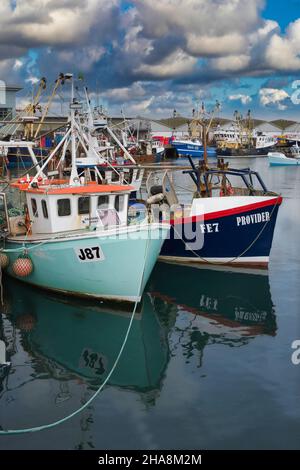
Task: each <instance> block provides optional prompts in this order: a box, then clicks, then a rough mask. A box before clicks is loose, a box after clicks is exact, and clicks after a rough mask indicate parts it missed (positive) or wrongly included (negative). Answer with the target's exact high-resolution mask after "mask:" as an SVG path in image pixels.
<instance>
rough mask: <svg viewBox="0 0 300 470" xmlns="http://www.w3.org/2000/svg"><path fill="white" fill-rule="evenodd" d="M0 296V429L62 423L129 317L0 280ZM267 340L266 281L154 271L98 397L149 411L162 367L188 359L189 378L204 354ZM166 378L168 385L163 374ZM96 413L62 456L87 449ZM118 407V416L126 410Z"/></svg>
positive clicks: (85, 394)
mask: <svg viewBox="0 0 300 470" xmlns="http://www.w3.org/2000/svg"><path fill="white" fill-rule="evenodd" d="M4 290H5V294H6V299H5V304H4V306H3V307H2V315H1V317H0V340H2V341H4V342H5V345H6V359H7V361H10V362H11V366H10V367H8V368H6V369H3V370H2V371H1V374H0V416H1V419H0V426H2V427H3V428H4V429H7V428H11V429H14V428H20V427H21V428H23V427H31V426H32V427H34V426H36V425H40V424H41V423H49V422H53V421H55V420H57V419H60V418H61V417H62V416H67V415H68V413H70V412H73V411H74V410H75V409H78V408H79V407H80V406H81V405H82V404H83V403H85V402H86V401H87V400H88V399H89V398H90V397H91V396H92V394H93V392H94V391H95V390H96V389H97V388H98V387H99V385H100V384H101V383H103V381H104V379H105V378H106V377H107V375H108V374H109V372H110V371H111V368H112V366H113V364H114V361H115V360H116V358H117V355H118V353H119V350H120V348H121V345H122V343H123V341H124V338H125V334H126V331H127V328H128V326H129V321H130V316H131V312H125V311H121V310H120V311H115V310H110V309H109V307H107V306H105V305H104V304H99V303H95V302H92V303H91V302H87V301H80V300H76V299H68V298H64V297H62V296H57V295H54V294H48V293H45V292H43V291H40V290H38V289H34V288H31V287H29V286H28V285H26V286H24V285H23V284H21V283H19V282H18V281H15V280H13V279H6V282H5V284H4ZM276 330H277V326H276V318H275V315H274V308H273V304H272V299H271V294H270V288H269V281H268V277H267V276H263V275H255V274H240V273H237V272H225V271H223V272H222V271H215V270H208V269H199V268H193V267H187V266H176V265H169V264H164V263H159V264H157V266H156V268H155V271H154V273H153V275H152V277H151V280H150V283H149V284H148V287H147V289H146V294H145V295H144V297H143V301H142V304H141V308H140V310H139V311H138V312H137V314H136V316H135V319H134V321H133V325H132V329H131V332H130V335H129V339H128V342H127V344H126V347H125V349H124V351H123V354H122V356H121V359H120V361H119V363H118V366H117V368H116V370H115V371H114V373H113V375H112V377H111V378H110V380H109V382H108V387H107V388H106V389H105V397H104V400H105V402H104V403H105V406H106V409H107V410H109V409H110V406H111V403H114V399H116V400H118V409H120V407H121V410H123V408H122V406H123V401H122V398H121V397H120V394H116V393H112V390H111V389H112V388H114V389H117V390H118V391H125V390H126V393H129V394H133V393H134V394H136V395H137V397H138V399H139V400H138V402H140V403H143V405H144V406H145V407H146V408H147V409H150V408H152V407H154V406H156V404H157V403H158V401H159V398H160V392H161V390H162V387H163V385H164V383H165V382H166V381H168V375H167V373H166V372H167V367H168V363H169V361H172V363H173V362H174V361H175V364H176V361H180V356H182V357H183V358H184V361H185V362H186V363H187V364H189V363H191V361H192V358H193V359H194V362H195V367H197V368H199V367H201V366H202V364H203V353H204V351H205V348H206V347H209V346H210V345H213V344H221V345H225V347H226V346H227V345H228V346H230V347H237V353H238V352H239V347H240V346H243V345H245V344H248V343H249V342H250V341H253V339H254V338H255V337H257V336H259V335H270V336H275V335H276ZM207 363H208V366H209V367H212V365H211V364H212V363H211V362H209V360H207ZM192 365H193V364H192ZM186 367H189V366H188V365H187V366H186ZM173 370H174V369H173ZM213 370H214V369H212V372H213ZM170 374H171V382H172V368H170ZM198 379H199V380H200V376H199V377H197V375H195V380H198ZM178 380H182V377H178ZM97 403H99V402H98V401H97V400H96V401H95V402H94V404H93V406H89V407H88V408H87V409H86V410H85V411H84V412H83V413H82V414H81V415H80V417H79V419H80V422H79V423H78V422H77V423H76V422H75V423H74V424H72V429H74V434H73V433H70V435H69V434H68V436H69V437H68V438H66V439H70V441H68V446H69V447H72V446H73V448H74V446H75V448H76V449H83V448H91V447H93V446H95V443H94V439H95V432H96V431H95V428H94V427H93V426H92V423H93V422H94V419H95V416H94V414H95V407H96V406H97ZM101 403H102V405H103V401H102V402H101V400H100V410H101ZM130 403H131V406H133V407H134V406H135V405H134V404H132V403H133V402H130ZM137 406H140V405H137ZM124 407H125V408H124V409H125V410H127V412H128V408H127V409H126V400H124ZM130 409H131V408H130ZM111 417H112V415H109V416H108V418H107V419H111ZM97 423H98V421H97ZM78 433H79V434H78ZM81 434H82V436H81ZM64 445H66V443H64Z"/></svg>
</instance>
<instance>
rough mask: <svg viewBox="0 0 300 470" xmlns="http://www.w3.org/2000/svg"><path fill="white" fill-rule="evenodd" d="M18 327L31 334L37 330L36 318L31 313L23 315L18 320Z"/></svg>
mask: <svg viewBox="0 0 300 470" xmlns="http://www.w3.org/2000/svg"><path fill="white" fill-rule="evenodd" d="M16 325H17V327H18V328H19V330H21V331H24V332H26V333H29V332H30V331H32V330H33V329H34V328H35V325H36V318H35V317H34V316H33V315H31V314H30V313H27V314H24V315H21V316H20V317H18V318H17V321H16Z"/></svg>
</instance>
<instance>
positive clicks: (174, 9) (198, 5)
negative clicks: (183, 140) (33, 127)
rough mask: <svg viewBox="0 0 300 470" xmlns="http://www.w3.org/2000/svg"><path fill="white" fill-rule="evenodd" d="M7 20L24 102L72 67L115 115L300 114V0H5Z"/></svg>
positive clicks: (2, 13) (13, 77)
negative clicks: (216, 110)
mask: <svg viewBox="0 0 300 470" xmlns="http://www.w3.org/2000/svg"><path fill="white" fill-rule="evenodd" d="M0 23H1V24H0V26H1V27H0V79H2V80H4V81H5V82H6V83H9V84H19V85H21V86H22V87H23V91H22V92H21V94H20V98H19V105H23V104H24V103H25V102H26V100H27V99H28V98H29V96H30V95H32V91H33V88H34V87H36V82H37V81H38V79H39V78H41V77H43V76H45V77H47V79H48V90H50V89H51V87H52V86H53V83H54V80H55V78H56V77H57V76H58V74H59V73H60V72H64V73H67V72H72V73H74V75H76V76H78V74H83V76H84V81H85V83H86V85H87V86H88V87H89V90H90V94H91V97H92V99H93V101H94V102H95V103H100V104H103V105H104V107H105V108H106V109H107V110H108V112H109V114H110V115H120V113H121V110H123V112H124V114H125V115H127V116H137V115H139V116H151V117H154V118H155V117H156V118H162V117H169V116H171V115H172V113H173V110H174V109H176V111H177V113H179V114H181V115H183V116H191V114H192V110H193V109H196V108H197V107H198V106H200V104H201V102H202V101H204V102H205V105H206V108H207V109H208V110H210V109H213V107H214V105H215V102H216V100H218V101H219V102H220V103H221V111H220V112H221V115H222V116H224V117H232V116H233V113H234V111H235V110H239V111H240V112H241V113H242V114H243V115H245V114H246V113H247V111H248V110H249V109H250V110H251V111H252V115H253V116H254V117H256V118H263V119H269V120H271V119H279V118H282V119H296V120H299V121H300V0H285V1H284V2H283V1H282V0H280V1H279V0H159V1H155V0H131V1H125V0H110V1H107V0H1V2H0ZM297 80H299V83H297ZM298 89H299V92H298ZM63 96H64V92H63V90H61V94H60V97H61V99H60V98H59V99H58V101H57V103H56V104H57V112H59V107H58V102H60V104H61V110H62V111H63V109H64V108H63V107H64V106H65V103H64V101H63V99H64V98H63Z"/></svg>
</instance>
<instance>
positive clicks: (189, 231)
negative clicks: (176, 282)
mask: <svg viewBox="0 0 300 470" xmlns="http://www.w3.org/2000/svg"><path fill="white" fill-rule="evenodd" d="M213 199H215V201H212V202H215V208H216V209H217V210H214V211H210V212H209V213H207V212H205V211H204V213H202V214H199V215H196V214H195V213H194V214H195V215H193V216H192V217H189V218H182V219H176V220H174V221H172V222H171V232H170V237H169V238H168V239H167V240H166V241H165V243H164V245H163V248H162V251H161V254H160V259H161V260H162V261H169V262H170V261H171V262H176V263H204V264H211V265H213V266H216V267H217V266H224V265H227V266H228V265H230V266H236V267H249V268H251V267H252V268H260V269H266V268H267V267H268V263H269V256H270V251H271V247H272V241H273V234H274V229H275V225H276V219H277V214H278V208H279V206H280V204H281V202H282V198H281V197H280V196H278V197H277V198H274V197H269V198H268V197H266V198H265V200H264V198H261V197H260V198H256V197H251V202H252V203H251V204H249V197H248V198H247V197H246V198H245V197H241V198H239V197H228V198H226V197H225V198H213ZM245 199H246V200H247V199H248V203H247V204H245ZM199 201H200V202H201V200H199ZM196 237H197V238H196ZM201 237H202V238H201Z"/></svg>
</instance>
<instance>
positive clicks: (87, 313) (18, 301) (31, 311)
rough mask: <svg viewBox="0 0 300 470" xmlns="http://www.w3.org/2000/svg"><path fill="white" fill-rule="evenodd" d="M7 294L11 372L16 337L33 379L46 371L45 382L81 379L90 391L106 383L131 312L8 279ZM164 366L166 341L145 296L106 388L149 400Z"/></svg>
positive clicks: (6, 318) (166, 349) (5, 318)
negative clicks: (144, 395) (129, 391)
mask: <svg viewBox="0 0 300 470" xmlns="http://www.w3.org/2000/svg"><path fill="white" fill-rule="evenodd" d="M5 291H6V294H7V299H6V303H5V305H6V313H5V315H4V316H3V322H4V323H5V322H6V330H9V334H5V332H4V337H5V341H6V343H7V355H8V357H9V360H10V361H11V362H12V368H13V367H14V357H13V356H14V353H15V352H16V351H15V350H16V348H15V344H16V341H17V340H16V338H17V336H18V333H19V332H20V333H21V339H20V341H19V342H20V344H21V347H22V348H23V349H24V351H25V352H26V353H27V354H28V355H29V356H30V361H31V366H32V367H33V369H34V370H35V372H36V373H37V374H39V375H40V374H41V372H47V374H48V378H51V379H52V378H54V379H59V380H60V381H61V380H64V381H68V380H73V379H80V380H82V381H83V382H85V383H87V384H88V385H89V386H92V387H93V388H97V387H98V386H99V385H100V384H101V383H102V382H103V381H104V379H105V378H106V377H107V375H108V374H109V373H110V371H111V368H112V366H113V364H114V362H115V360H116V358H117V356H118V354H119V351H120V348H121V346H122V343H123V341H124V338H125V335H126V332H127V329H128V326H129V321H130V317H131V313H132V312H130V311H119V310H111V309H110V307H107V306H105V305H104V304H101V303H99V302H98V303H95V302H90V301H82V300H78V299H72V298H71V299H70V298H63V297H62V296H57V295H55V294H49V293H45V292H42V291H39V290H37V289H35V288H31V287H29V286H26V287H25V286H24V285H22V284H21V283H19V282H18V281H14V280H12V279H7V280H6V284H5ZM101 305H102V306H101ZM132 308H133V307H132ZM7 325H8V328H7ZM3 329H4V331H5V328H3ZM0 339H1V338H0ZM18 348H20V345H19V347H18ZM167 362H168V344H167V338H166V335H165V332H164V330H163V329H161V327H160V324H159V322H158V320H157V317H156V315H155V312H154V310H153V306H152V304H151V301H150V298H149V297H148V296H147V295H145V296H144V298H143V301H142V304H141V307H140V309H139V310H138V311H137V313H136V315H135V319H134V321H133V324H132V328H131V331H130V335H129V338H128V342H127V343H126V347H125V350H124V352H123V354H122V356H121V358H120V361H119V363H118V366H117V368H116V370H115V371H114V373H113V375H112V377H111V378H110V380H109V382H108V384H109V385H111V386H116V387H121V388H129V389H133V390H135V391H138V392H140V393H147V392H150V395H151V392H153V391H156V390H159V389H160V387H161V380H162V377H163V374H164V371H165V368H166V365H167Z"/></svg>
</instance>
